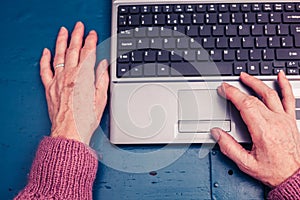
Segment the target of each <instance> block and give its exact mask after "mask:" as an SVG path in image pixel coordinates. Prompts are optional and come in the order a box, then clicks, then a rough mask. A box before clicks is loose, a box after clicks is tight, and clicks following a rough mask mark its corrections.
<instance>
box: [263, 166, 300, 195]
mask: <svg viewBox="0 0 300 200" xmlns="http://www.w3.org/2000/svg"><path fill="white" fill-rule="evenodd" d="M268 199H269V200H299V199H300V169H299V170H298V172H296V173H295V174H294V175H293V176H291V177H290V178H288V179H287V180H286V181H284V182H283V183H281V184H280V185H279V186H277V187H276V188H275V189H273V190H272V191H271V192H270V193H269V194H268Z"/></svg>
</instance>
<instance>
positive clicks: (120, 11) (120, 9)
mask: <svg viewBox="0 0 300 200" xmlns="http://www.w3.org/2000/svg"><path fill="white" fill-rule="evenodd" d="M118 12H119V14H127V13H128V8H127V7H124V6H119V8H118Z"/></svg>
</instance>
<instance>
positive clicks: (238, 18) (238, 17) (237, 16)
mask: <svg viewBox="0 0 300 200" xmlns="http://www.w3.org/2000/svg"><path fill="white" fill-rule="evenodd" d="M231 23H233V24H242V23H243V14H242V13H233V14H231Z"/></svg>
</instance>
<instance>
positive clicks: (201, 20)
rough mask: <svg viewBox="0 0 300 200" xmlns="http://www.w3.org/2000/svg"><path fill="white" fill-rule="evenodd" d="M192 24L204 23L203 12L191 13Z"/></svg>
mask: <svg viewBox="0 0 300 200" xmlns="http://www.w3.org/2000/svg"><path fill="white" fill-rule="evenodd" d="M192 17H193V24H203V23H204V14H197V13H196V14H193V16H192Z"/></svg>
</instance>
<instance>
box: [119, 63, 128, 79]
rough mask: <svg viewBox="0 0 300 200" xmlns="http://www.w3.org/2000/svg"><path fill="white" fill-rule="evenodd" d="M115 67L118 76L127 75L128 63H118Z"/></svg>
mask: <svg viewBox="0 0 300 200" xmlns="http://www.w3.org/2000/svg"><path fill="white" fill-rule="evenodd" d="M117 69H118V70H117V77H118V78H121V77H128V76H129V64H123V63H118V64H117Z"/></svg>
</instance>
